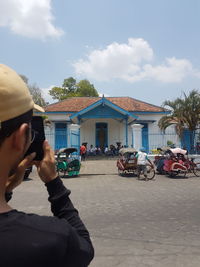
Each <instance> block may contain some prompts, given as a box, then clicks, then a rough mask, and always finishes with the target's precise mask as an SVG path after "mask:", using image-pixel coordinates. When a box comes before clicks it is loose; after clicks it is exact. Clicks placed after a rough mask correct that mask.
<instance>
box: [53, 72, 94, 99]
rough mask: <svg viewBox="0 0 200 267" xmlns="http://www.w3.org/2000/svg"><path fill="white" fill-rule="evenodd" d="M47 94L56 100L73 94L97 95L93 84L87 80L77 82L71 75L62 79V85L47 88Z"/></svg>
mask: <svg viewBox="0 0 200 267" xmlns="http://www.w3.org/2000/svg"><path fill="white" fill-rule="evenodd" d="M49 94H50V95H51V96H52V98H53V99H56V100H58V101H61V100H64V99H66V98H68V97H74V96H99V95H98V92H97V90H96V89H95V87H94V85H93V84H91V83H90V82H89V81H88V80H81V81H80V82H78V83H77V82H76V80H75V79H74V78H73V77H69V78H67V79H64V81H63V84H62V87H57V86H56V87H53V88H52V89H51V90H49Z"/></svg>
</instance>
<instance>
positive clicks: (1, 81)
mask: <svg viewBox="0 0 200 267" xmlns="http://www.w3.org/2000/svg"><path fill="white" fill-rule="evenodd" d="M31 109H35V110H37V111H40V112H44V109H43V108H42V107H40V106H38V105H36V104H34V102H33V99H32V96H31V94H30V92H29V89H28V87H27V85H26V84H25V82H24V81H23V80H22V78H21V77H20V76H19V75H18V74H17V73H16V72H15V71H14V70H12V69H11V68H9V67H8V66H5V65H3V64H0V122H3V121H7V120H9V119H12V118H15V117H17V116H19V115H21V114H23V113H25V112H27V111H29V110H31Z"/></svg>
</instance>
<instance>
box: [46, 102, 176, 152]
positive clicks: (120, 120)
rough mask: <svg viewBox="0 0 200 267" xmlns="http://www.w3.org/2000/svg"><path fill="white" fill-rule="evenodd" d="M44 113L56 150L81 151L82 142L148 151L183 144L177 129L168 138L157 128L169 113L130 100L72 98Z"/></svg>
mask: <svg viewBox="0 0 200 267" xmlns="http://www.w3.org/2000/svg"><path fill="white" fill-rule="evenodd" d="M45 112H46V115H47V116H48V118H49V120H50V121H51V122H52V123H51V126H50V127H46V136H47V139H49V142H50V143H51V145H52V147H53V148H54V149H55V150H57V149H59V148H61V147H71V146H73V147H77V148H79V146H80V144H81V143H83V142H86V143H87V144H88V147H90V145H93V146H99V147H101V148H104V147H106V146H108V147H109V146H110V145H111V144H112V145H115V146H116V143H117V142H120V143H121V145H124V146H126V147H135V148H136V149H139V148H140V147H141V146H143V147H145V148H146V150H147V151H148V152H149V151H151V150H152V149H155V148H157V147H159V146H165V145H166V143H167V141H168V140H171V141H172V142H174V143H175V144H176V145H180V140H179V138H178V136H177V135H176V134H175V131H174V127H170V128H169V129H168V130H167V132H166V134H165V135H164V134H163V133H162V132H161V130H160V129H159V127H158V121H159V119H160V118H161V117H162V116H163V115H166V114H168V113H169V111H167V110H165V109H164V108H162V107H159V106H155V105H152V104H149V103H146V102H143V101H140V100H137V99H134V98H131V97H72V98H68V99H66V100H63V101H61V102H57V103H54V104H51V105H49V106H47V107H46V108H45ZM172 132H173V135H172V134H171V133H172Z"/></svg>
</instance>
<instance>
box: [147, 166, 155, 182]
mask: <svg viewBox="0 0 200 267" xmlns="http://www.w3.org/2000/svg"><path fill="white" fill-rule="evenodd" d="M155 175H156V171H155V170H154V168H152V167H149V169H147V179H148V180H152V179H153V178H154V177H155Z"/></svg>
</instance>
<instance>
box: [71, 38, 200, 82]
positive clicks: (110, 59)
mask: <svg viewBox="0 0 200 267" xmlns="http://www.w3.org/2000/svg"><path fill="white" fill-rule="evenodd" d="M153 59H154V52H153V49H152V48H151V47H150V45H149V44H148V42H147V41H145V40H144V39H141V38H139V39H133V38H130V39H128V43H127V44H119V43H116V42H115V43H112V44H110V45H108V46H107V47H106V48H105V49H103V50H94V51H92V52H90V53H89V54H88V55H87V59H86V60H83V59H80V60H78V61H77V62H75V63H74V64H73V66H74V68H75V72H76V74H77V75H83V76H85V77H87V78H90V79H91V78H92V79H96V80H98V81H108V80H111V79H116V78H117V79H122V80H125V81H129V82H136V81H141V80H144V79H153V80H157V81H160V82H164V83H170V82H174V83H176V82H181V81H182V80H183V79H184V78H185V77H186V76H189V75H195V76H198V75H199V73H200V72H198V71H196V70H194V69H193V66H192V64H191V63H190V61H189V60H187V59H177V58H175V57H172V58H166V59H165V60H164V62H163V63H162V64H161V65H155V66H154V65H153V63H152V62H153Z"/></svg>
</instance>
